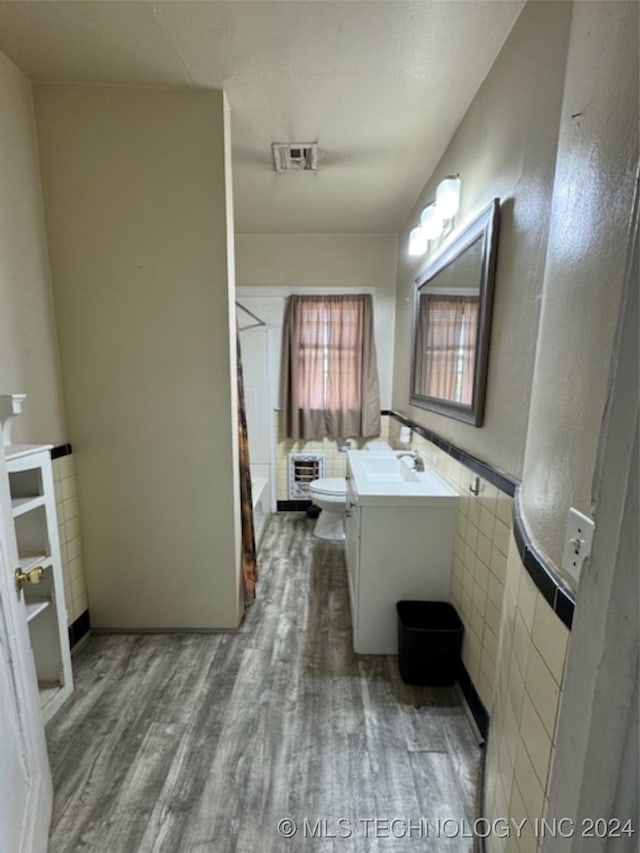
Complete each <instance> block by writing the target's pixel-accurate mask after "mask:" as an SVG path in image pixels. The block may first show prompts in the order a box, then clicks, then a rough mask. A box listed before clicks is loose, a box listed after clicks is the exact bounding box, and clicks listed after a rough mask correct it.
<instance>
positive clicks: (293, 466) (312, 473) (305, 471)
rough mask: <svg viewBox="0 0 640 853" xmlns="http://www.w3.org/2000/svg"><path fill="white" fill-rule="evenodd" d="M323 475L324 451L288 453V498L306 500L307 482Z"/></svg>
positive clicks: (307, 492) (307, 495) (307, 494)
mask: <svg viewBox="0 0 640 853" xmlns="http://www.w3.org/2000/svg"><path fill="white" fill-rule="evenodd" d="M320 477H324V453H290V454H289V500H291V501H296V500H298V501H299V500H308V499H309V483H310V482H311V481H312V480H319V479H320Z"/></svg>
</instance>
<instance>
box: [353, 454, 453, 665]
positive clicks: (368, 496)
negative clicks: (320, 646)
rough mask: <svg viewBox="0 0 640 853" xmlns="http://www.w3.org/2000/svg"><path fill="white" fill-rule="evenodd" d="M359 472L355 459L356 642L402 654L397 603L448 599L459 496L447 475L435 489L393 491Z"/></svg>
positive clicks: (364, 650) (366, 649) (362, 650)
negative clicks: (432, 491) (363, 476)
mask: <svg viewBox="0 0 640 853" xmlns="http://www.w3.org/2000/svg"><path fill="white" fill-rule="evenodd" d="M356 453H357V451H356ZM350 456H351V454H350ZM354 468H355V469H356V471H355V474H354ZM357 474H358V471H357V466H356V465H353V464H352V461H351V460H350V462H349V465H348V474H347V519H346V543H345V545H346V562H347V573H348V578H349V595H350V600H351V617H352V622H353V648H354V651H355V652H357V653H358V654H397V653H398V629H397V614H396V602H397V601H401V600H403V599H415V600H425V601H448V600H449V589H450V585H451V568H452V559H453V537H454V531H455V524H456V515H457V511H458V496H457V495H456V493H455V492H454V491H452V490H451V489H449V487H448V486H446V484H444V483H443V481H442V480H438V483H439V486H438V489H437V491H438V494H431V495H430V494H418V493H417V492H418V491H419V489H418V488H414V489H413V491H412V492H410V493H406V492H405V493H403V491H402V487H401V486H399V487H398V488H399V493H397V494H394V493H393V489H391V488H390V485H389V482H388V481H387V482H384V484H383V486H381V487H380V488H377V487H376V484H375V483H372V482H366V481H364V482H363V480H362V478H360V477H358V476H357ZM433 476H435V475H433ZM359 487H360V488H359ZM423 491H424V492H428V491H429V490H428V489H424V490H423Z"/></svg>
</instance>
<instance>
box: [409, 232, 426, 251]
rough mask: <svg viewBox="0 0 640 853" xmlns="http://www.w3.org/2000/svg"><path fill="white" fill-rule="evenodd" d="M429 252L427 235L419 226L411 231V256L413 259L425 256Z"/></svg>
mask: <svg viewBox="0 0 640 853" xmlns="http://www.w3.org/2000/svg"><path fill="white" fill-rule="evenodd" d="M426 251H427V235H426V234H425V233H424V229H423V228H421V227H420V226H419V225H418V226H416V227H415V228H412V229H411V232H410V234H409V254H410V255H411V256H412V257H417V256H418V255H424V253H425V252H426Z"/></svg>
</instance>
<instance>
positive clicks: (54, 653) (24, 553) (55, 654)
mask: <svg viewBox="0 0 640 853" xmlns="http://www.w3.org/2000/svg"><path fill="white" fill-rule="evenodd" d="M50 449H51V447H50V445H8V446H5V454H6V459H7V469H8V471H9V486H10V491H11V511H12V515H13V523H14V527H15V532H16V541H17V545H18V559H19V566H18V567H17V568H19V570H20V572H22V573H23V575H24V576H23V578H22V586H21V590H20V591H19V592H18V591H17V589H16V594H17V595H19V596H20V597H21V598H23V600H24V613H25V618H26V620H27V623H28V627H29V637H30V640H31V650H32V652H33V658H34V662H35V670H36V675H37V678H38V689H39V693H40V706H41V710H42V717H43V720H44V722H45V723H46V722H47V721H48V720H50V719H51V717H52V716H53V715H54V714H55V712H56V711H57V710H58V708H59V707H60V706H61V705H62V703H63V702H64V701H65V700H66V699H67V698H68V696H69V695H70V694H71V692H72V690H73V674H72V669H71V653H70V648H69V634H68V629H67V612H66V606H65V601H64V585H63V577H62V563H61V558H60V543H59V537H58V523H57V517H56V501H55V493H54V487H53V474H52V468H51V454H50ZM39 569H42V571H39Z"/></svg>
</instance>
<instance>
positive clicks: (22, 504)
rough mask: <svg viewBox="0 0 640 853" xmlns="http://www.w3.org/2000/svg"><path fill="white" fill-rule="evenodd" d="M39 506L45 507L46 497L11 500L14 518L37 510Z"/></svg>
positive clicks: (36, 496) (37, 496)
mask: <svg viewBox="0 0 640 853" xmlns="http://www.w3.org/2000/svg"><path fill="white" fill-rule="evenodd" d="M39 506H44V495H35V496H32V497H29V498H12V499H11V511H12V513H13V517H14V518H18V516H20V515H24V514H25V513H26V512H31V510H32V509H37V508H38V507H39Z"/></svg>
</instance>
